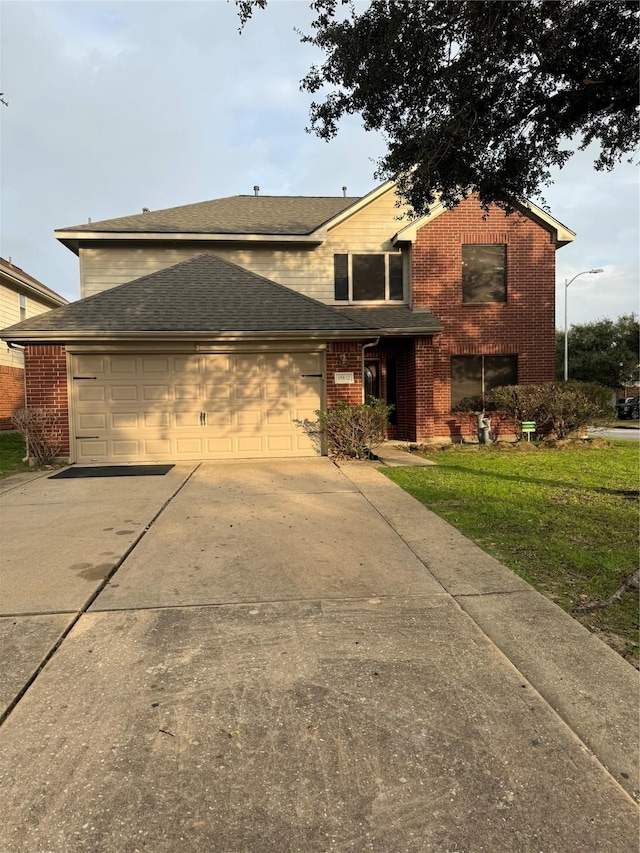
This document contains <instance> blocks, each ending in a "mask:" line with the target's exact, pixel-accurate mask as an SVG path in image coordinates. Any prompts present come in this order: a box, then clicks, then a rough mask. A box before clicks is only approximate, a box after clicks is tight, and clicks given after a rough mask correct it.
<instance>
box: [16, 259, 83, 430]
mask: <svg viewBox="0 0 640 853" xmlns="http://www.w3.org/2000/svg"><path fill="white" fill-rule="evenodd" d="M66 304H67V300H66V299H65V298H64V296H60V295H59V294H57V293H55V292H54V291H53V290H50V289H49V288H48V287H46V286H45V285H44V284H42V282H40V281H38V280H37V279H35V278H33V276H30V275H28V274H27V273H26V272H25V271H24V270H21V269H20V267H17V266H16V265H15V264H14V263H12V261H11V258H9V260H8V261H7V260H5V259H4V258H0V328H3V327H4V326H9V325H11V324H13V323H18V322H20V321H21V320H26V319H28V318H30V317H33V316H35V315H36V314H42V312H43V311H50V310H51V309H52V308H58V307H60V306H61V305H66ZM23 406H24V355H23V351H22V347H19V346H14V347H10V346H9V345H8V344H7V343H5V342H4V341H1V340H0V430H5V429H13V424H12V422H11V417H12V415H13V413H14V412H15V411H16V409H20V408H22V407H23Z"/></svg>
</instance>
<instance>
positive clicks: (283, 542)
mask: <svg viewBox="0 0 640 853" xmlns="http://www.w3.org/2000/svg"><path fill="white" fill-rule="evenodd" d="M3 488H4V493H3V494H2V495H0V508H1V510H2V537H3V549H2V558H3V565H2V570H1V573H0V603H1V607H2V614H3V615H2V617H1V618H0V638H1V639H2V651H1V653H0V665H1V667H2V668H1V675H0V698H1V700H2V702H3V703H4V708H5V715H4V722H3V725H2V728H1V729H0V756H1V757H0V814H2V816H3V818H2V822H1V824H0V849H2V850H3V851H5V853H18V851H20V853H45V851H46V852H47V853H63V851H64V853H75V851H78V853H80V851H82V853H86V851H100V853H107V851H108V852H109V853H111V851H114V853H135V851H145V853H146V851H154V853H164V851H166V853H174V851H196V850H198V851H216V853H217V851H220V853H245V851H246V853H266V851H274V853H276V851H277V853H294V851H318V853H319V852H320V851H323V853H324V851H377V853H401V851H416V853H418V851H434V853H453V851H458V853H476V851H489V853H495V852H496V851H497V853H501V851H505V853H507V851H508V852H509V853H513V851H523V853H528V851H531V853H541V851H543V853H553V852H554V851H557V852H558V853H566V851H594V853H595V851H598V853H601V852H602V851H612V853H613V851H615V853H626V851H634V853H635V851H637V850H638V843H637V827H638V822H637V821H638V812H637V807H636V804H635V802H634V800H633V798H632V794H633V793H634V790H636V789H637V753H638V746H637V725H636V721H637V695H638V694H637V673H636V672H635V670H633V668H632V667H631V666H629V665H628V664H627V663H625V662H624V661H623V660H622V659H621V658H619V657H618V656H617V655H616V654H615V653H614V652H613V651H612V650H611V649H609V648H608V647H607V646H605V645H604V644H602V643H601V642H600V641H599V640H597V638H595V637H593V636H591V635H590V634H588V633H587V632H586V631H584V629H582V628H581V626H579V625H578V624H577V623H575V622H574V621H573V620H571V619H570V618H569V617H568V616H566V615H565V614H563V613H562V612H561V611H560V610H559V609H558V608H556V607H555V605H553V604H552V603H551V602H549V601H547V600H546V599H544V598H543V597H542V596H539V595H538V594H537V593H535V592H534V591H533V590H532V589H531V588H530V587H528V585H527V584H525V583H524V582H523V581H521V580H519V579H518V578H517V577H515V576H514V575H513V574H512V573H511V572H509V571H508V570H506V569H505V568H504V567H503V566H501V565H500V564H499V563H497V562H496V561H495V560H493V559H492V558H491V557H488V556H487V555H486V554H484V553H483V552H482V551H480V550H479V549H478V548H476V547H475V546H474V545H472V543H470V542H469V541H468V540H466V539H464V537H462V536H460V534H458V533H457V532H456V531H455V530H453V529H452V528H451V527H449V525H447V524H445V523H444V522H443V521H441V520H440V519H439V518H437V517H436V516H434V515H433V514H432V513H430V512H429V511H428V510H426V509H425V508H424V507H422V506H421V505H420V504H418V503H417V502H416V501H415V500H414V499H413V498H411V497H410V496H409V495H406V494H405V493H404V492H402V491H401V490H400V489H399V488H398V487H397V486H395V485H394V484H393V483H391V482H390V481H388V480H387V479H386V478H385V477H384V476H383V475H382V474H381V473H380V472H379V471H378V470H376V468H375V466H373V465H372V464H369V463H357V464H356V463H352V464H346V465H343V466H342V467H341V468H338V467H336V466H334V465H333V464H332V463H331V462H329V461H328V460H327V459H309V460H299V461H280V462H268V463H267V462H265V463H256V462H232V463H217V464H213V463H211V464H203V465H199V466H189V465H178V466H176V467H175V468H174V469H173V470H172V471H171V472H170V473H169V474H167V475H166V476H164V477H148V478H143V477H131V478H129V477H127V478H116V479H82V480H50V479H48V478H47V477H36V478H35V479H33V478H31V479H28V480H27V481H26V482H24V483H20V482H15V481H14V482H7V481H4V484H3ZM43 663H44V666H43Z"/></svg>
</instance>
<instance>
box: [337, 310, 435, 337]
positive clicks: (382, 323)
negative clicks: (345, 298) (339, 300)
mask: <svg viewBox="0 0 640 853" xmlns="http://www.w3.org/2000/svg"><path fill="white" fill-rule="evenodd" d="M336 310H338V311H340V313H341V314H344V315H345V317H349V319H350V320H355V321H356V322H357V323H360V324H361V325H362V326H363V327H364V328H365V329H379V330H380V331H384V332H387V333H388V332H392V331H396V330H397V331H398V332H399V333H400V332H415V333H416V334H420V333H424V334H436V333H437V332H441V331H442V329H443V326H442V323H441V322H440V321H439V320H438V318H437V317H435V316H434V315H433V314H432V313H431V311H429V309H428V308H420V309H417V310H412V309H411V308H409V306H408V305H398V306H391V305H389V306H386V305H385V306H380V307H378V306H376V307H371V308H351V307H349V308H338V309H336Z"/></svg>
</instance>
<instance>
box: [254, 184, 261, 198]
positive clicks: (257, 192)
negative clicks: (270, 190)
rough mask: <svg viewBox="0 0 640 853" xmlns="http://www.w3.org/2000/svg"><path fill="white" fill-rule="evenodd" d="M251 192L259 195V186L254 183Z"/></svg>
mask: <svg viewBox="0 0 640 853" xmlns="http://www.w3.org/2000/svg"><path fill="white" fill-rule="evenodd" d="M253 194H254V195H260V187H259V186H258V185H257V184H256V186H255V187H254V188H253Z"/></svg>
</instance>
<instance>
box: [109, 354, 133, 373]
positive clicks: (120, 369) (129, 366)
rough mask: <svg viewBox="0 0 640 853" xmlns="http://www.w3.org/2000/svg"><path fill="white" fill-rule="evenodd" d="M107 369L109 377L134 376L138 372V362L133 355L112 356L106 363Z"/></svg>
mask: <svg viewBox="0 0 640 853" xmlns="http://www.w3.org/2000/svg"><path fill="white" fill-rule="evenodd" d="M107 369H108V371H109V373H110V374H111V376H118V375H121V374H126V375H127V376H131V375H135V374H136V373H137V372H138V360H137V358H136V356H135V355H112V356H110V357H109V359H108V361H107Z"/></svg>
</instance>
